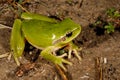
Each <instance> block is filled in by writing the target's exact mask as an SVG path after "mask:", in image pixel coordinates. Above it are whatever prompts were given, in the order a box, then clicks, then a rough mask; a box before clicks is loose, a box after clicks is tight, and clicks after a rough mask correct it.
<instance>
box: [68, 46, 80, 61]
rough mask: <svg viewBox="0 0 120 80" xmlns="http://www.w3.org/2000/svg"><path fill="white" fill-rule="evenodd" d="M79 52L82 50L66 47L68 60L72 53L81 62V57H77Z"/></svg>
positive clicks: (75, 47)
mask: <svg viewBox="0 0 120 80" xmlns="http://www.w3.org/2000/svg"><path fill="white" fill-rule="evenodd" d="M81 50H82V48H79V49H78V47H77V46H76V45H74V44H70V45H69V46H68V59H70V58H71V55H72V53H73V54H74V55H75V56H76V57H77V58H78V59H79V60H80V61H81V60H82V58H81V56H79V51H81Z"/></svg>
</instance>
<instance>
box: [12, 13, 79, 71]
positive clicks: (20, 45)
mask: <svg viewBox="0 0 120 80" xmlns="http://www.w3.org/2000/svg"><path fill="white" fill-rule="evenodd" d="M80 32H81V26H80V24H78V23H75V22H74V21H73V20H72V19H71V18H65V19H63V20H57V19H55V18H51V17H49V16H45V15H41V14H36V13H28V12H23V13H22V14H21V17H20V18H19V19H15V21H14V24H13V27H12V32H11V38H10V46H11V50H12V55H13V57H14V60H15V62H16V64H17V65H18V66H19V65H20V61H19V58H20V57H21V56H22V54H23V52H24V48H25V43H26V41H27V42H28V43H29V44H31V45H32V46H34V47H36V48H37V49H40V50H42V51H41V52H40V56H41V57H42V58H44V59H46V60H48V61H50V62H52V63H54V64H56V65H58V66H60V67H61V68H62V69H63V70H65V71H66V68H65V66H64V64H68V65H72V63H71V62H70V61H68V60H66V59H65V58H64V57H63V56H59V55H57V54H56V51H58V50H59V49H62V48H64V47H66V49H67V50H68V53H67V57H68V58H71V54H72V53H74V55H75V56H76V57H77V58H78V59H79V60H81V57H80V56H79V53H78V49H79V48H78V46H77V45H75V43H73V39H75V38H76V37H77V36H78V35H79V34H80ZM64 54H66V53H62V55H64Z"/></svg>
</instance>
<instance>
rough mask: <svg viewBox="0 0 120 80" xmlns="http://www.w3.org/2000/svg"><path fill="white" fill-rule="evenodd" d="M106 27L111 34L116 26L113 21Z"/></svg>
mask: <svg viewBox="0 0 120 80" xmlns="http://www.w3.org/2000/svg"><path fill="white" fill-rule="evenodd" d="M104 28H105V29H106V31H107V33H108V34H110V33H112V32H114V31H115V27H114V25H113V24H112V23H110V22H109V23H108V25H105V26H104Z"/></svg>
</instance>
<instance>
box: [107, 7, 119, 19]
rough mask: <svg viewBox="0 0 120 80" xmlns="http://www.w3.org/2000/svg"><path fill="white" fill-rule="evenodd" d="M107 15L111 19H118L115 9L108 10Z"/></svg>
mask: <svg viewBox="0 0 120 80" xmlns="http://www.w3.org/2000/svg"><path fill="white" fill-rule="evenodd" d="M106 13H107V15H108V16H110V17H113V18H118V17H120V13H119V12H118V11H117V10H115V8H110V9H108V10H107V11H106Z"/></svg>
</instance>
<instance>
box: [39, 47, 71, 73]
mask: <svg viewBox="0 0 120 80" xmlns="http://www.w3.org/2000/svg"><path fill="white" fill-rule="evenodd" d="M54 49H55V47H54V46H50V47H47V48H46V49H44V50H43V51H42V52H41V56H42V57H43V58H45V59H47V60H49V61H51V62H53V63H55V64H57V65H59V66H60V67H61V68H62V69H63V70H65V71H66V68H65V67H64V65H63V63H66V64H69V65H72V63H71V62H69V61H67V60H65V59H63V58H62V57H58V56H55V55H53V54H52V53H53V51H55V50H54Z"/></svg>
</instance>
